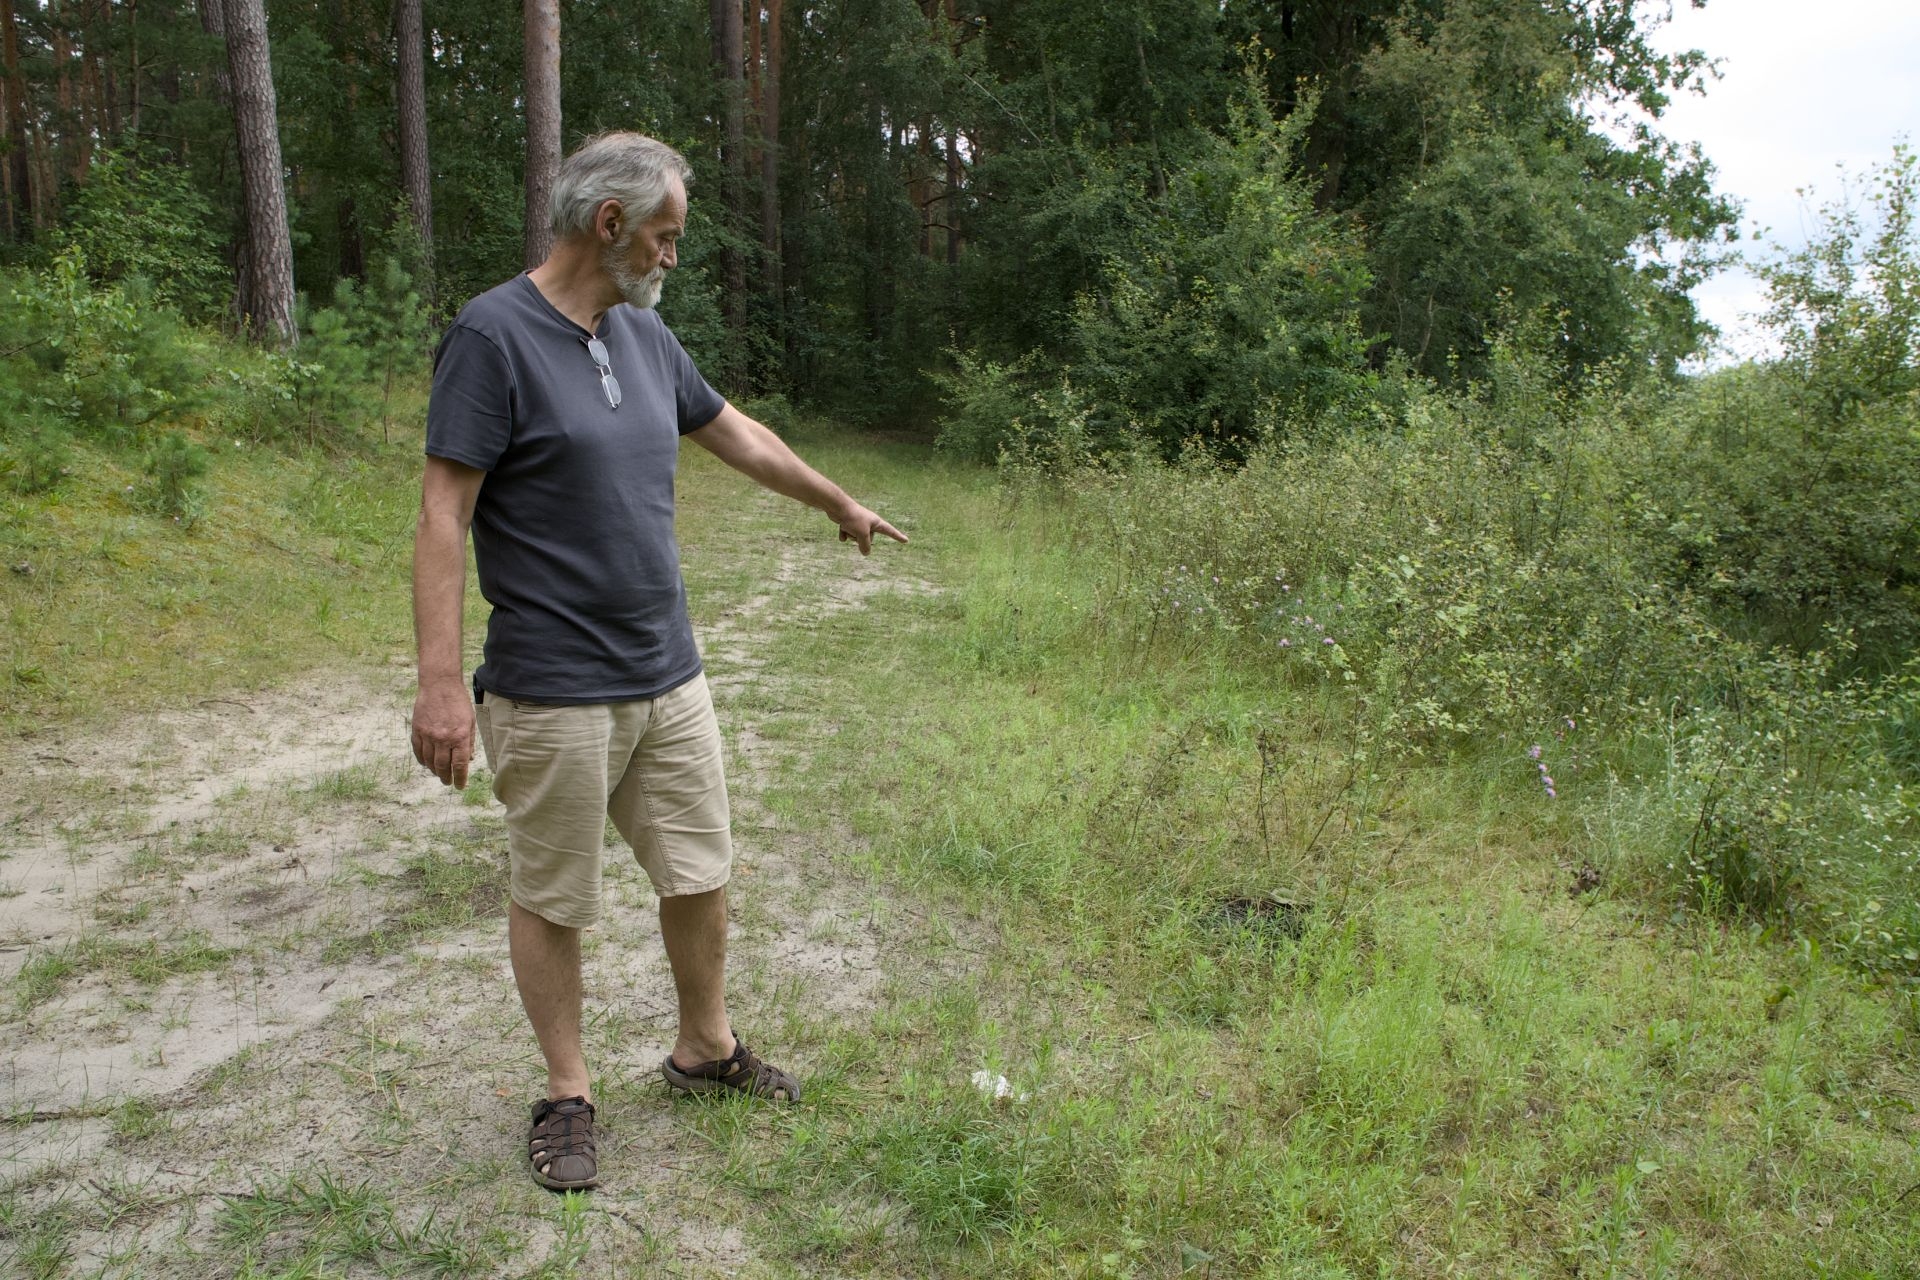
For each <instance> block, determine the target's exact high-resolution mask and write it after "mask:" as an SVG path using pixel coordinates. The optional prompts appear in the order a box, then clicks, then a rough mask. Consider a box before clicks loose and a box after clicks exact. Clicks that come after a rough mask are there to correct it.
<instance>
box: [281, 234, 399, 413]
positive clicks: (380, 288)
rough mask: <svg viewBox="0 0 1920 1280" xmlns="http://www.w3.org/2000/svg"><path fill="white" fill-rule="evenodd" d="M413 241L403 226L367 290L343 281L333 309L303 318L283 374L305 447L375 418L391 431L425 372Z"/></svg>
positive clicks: (377, 263)
mask: <svg viewBox="0 0 1920 1280" xmlns="http://www.w3.org/2000/svg"><path fill="white" fill-rule="evenodd" d="M412 243H413V241H412V233H411V231H410V229H409V228H408V226H407V224H406V223H405V221H404V220H402V221H401V222H399V223H398V224H396V230H395V232H394V233H393V234H392V235H391V236H389V237H388V240H387V242H386V244H385V246H384V247H383V249H382V250H381V252H380V253H378V254H377V255H376V256H375V258H374V261H373V264H372V266H371V268H370V269H369V271H368V273H367V277H368V278H367V283H366V284H364V285H358V284H356V283H355V282H354V281H352V280H346V279H343V280H341V281H340V282H339V283H338V285H336V286H335V289H334V297H333V305H332V306H331V307H322V308H319V309H317V310H314V311H312V312H310V313H306V314H304V315H303V320H304V324H303V327H304V328H305V330H306V338H305V341H304V342H303V343H302V345H301V348H300V352H299V358H298V359H297V360H294V361H291V362H290V363H289V365H288V367H287V369H286V370H285V373H286V386H287V389H288V391H289V394H290V395H291V397H292V399H293V400H294V402H295V403H296V404H297V405H298V406H299V407H300V408H301V409H302V410H303V411H304V414H305V418H306V426H307V435H308V439H309V440H312V439H314V438H316V436H317V435H318V434H319V433H320V432H321V431H322V429H323V428H328V427H339V426H355V425H358V424H360V423H364V422H367V421H370V420H372V419H375V418H378V419H379V421H380V424H381V429H382V431H383V433H384V432H385V431H386V429H387V428H388V426H389V424H390V416H389V415H390V412H391V409H392V405H393V393H394V390H395V388H396V387H397V385H398V384H399V383H400V382H401V381H402V380H404V379H406V378H408V377H411V376H412V375H414V374H416V373H418V372H419V371H420V370H422V369H423V368H424V367H425V365H426V361H427V358H428V356H429V355H430V353H431V352H432V349H433V348H432V334H431V331H430V326H429V323H428V318H427V310H426V306H425V304H424V303H423V302H422V301H421V298H420V294H419V291H418V290H417V289H416V288H415V287H414V277H413V273H412V272H411V271H410V270H409V269H408V262H409V261H410V260H413V261H414V262H415V264H416V266H417V252H411V253H410V251H409V246H410V245H411V244H412Z"/></svg>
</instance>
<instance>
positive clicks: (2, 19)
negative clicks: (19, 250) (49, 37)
mask: <svg viewBox="0 0 1920 1280" xmlns="http://www.w3.org/2000/svg"><path fill="white" fill-rule="evenodd" d="M0 53H3V54H4V58H5V62H4V68H5V74H6V95H5V100H4V104H3V105H4V106H5V107H6V112H7V188H8V189H7V195H8V197H9V199H8V200H7V203H6V209H7V234H8V235H9V236H10V237H12V238H14V239H24V238H25V237H26V236H27V234H28V227H29V226H30V225H31V224H32V222H33V205H34V201H33V148H32V146H31V145H30V144H29V143H28V141H27V85H26V80H25V79H24V77H22V76H21V74H20V31H19V27H18V26H17V25H16V23H15V20H14V13H13V0H0Z"/></svg>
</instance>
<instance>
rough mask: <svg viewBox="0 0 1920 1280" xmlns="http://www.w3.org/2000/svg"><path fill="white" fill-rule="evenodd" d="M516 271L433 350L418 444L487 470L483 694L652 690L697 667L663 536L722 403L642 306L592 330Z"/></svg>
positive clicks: (572, 698) (479, 681) (589, 695)
mask: <svg viewBox="0 0 1920 1280" xmlns="http://www.w3.org/2000/svg"><path fill="white" fill-rule="evenodd" d="M595 336H597V337H599V339H600V340H601V342H603V343H605V344H606V347H607V356H608V360H609V362H610V363H611V365H612V367H613V373H614V376H615V377H616V378H618V379H619V381H620V391H621V400H620V407H619V408H618V409H611V408H609V407H608V406H607V399H606V395H605V393H604V392H603V391H602V390H601V387H600V374H599V371H598V370H597V369H596V368H595V366H594V363H593V359H592V357H591V356H589V355H588V354H587V337H588V334H587V331H586V330H585V329H583V328H581V327H580V326H579V325H577V324H575V323H574V322H573V321H571V320H569V319H567V318H566V317H565V316H564V315H562V314H560V312H559V310H558V309H556V308H555V307H554V306H553V304H552V303H550V302H548V301H547V299H546V298H545V297H544V296H543V295H542V294H541V292H540V290H539V288H538V287H537V286H536V285H535V284H534V283H533V281H532V279H530V278H529V277H527V276H525V275H520V276H515V277H514V278H513V279H511V280H509V281H507V282H506V283H505V284H503V285H500V286H499V287H497V288H494V289H489V290H488V291H487V292H485V293H483V294H481V295H480V296H479V297H477V298H475V299H474V300H473V301H471V302H469V303H468V304H467V305H466V307H465V308H463V309H462V310H461V312H460V315H459V317H458V318H457V319H455V320H454V322H453V326H452V327H451V328H450V329H448V330H447V333H446V336H445V337H444V338H442V339H441V340H440V347H439V350H438V351H436V352H435V353H434V361H433V397H432V399H431V400H430V401H429V403H428V407H427V452H428V453H430V454H432V455H434V456H435V457H441V458H450V459H452V460H453V461H455V462H463V463H465V464H466V465H468V466H470V467H478V468H480V469H481V470H483V471H485V472H486V473H487V477H486V480H485V481H484V482H483V483H482V484H481V486H480V496H479V499H478V501H477V502H476V504H475V506H474V511H473V550H474V558H475V560H476V561H477V562H478V566H479V570H480V593H481V594H482V595H484V596H485V597H486V599H487V602H488V603H489V604H491V605H492V606H493V614H492V616H491V617H490V618H489V619H488V620H487V647H486V655H485V659H484V661H482V663H481V664H480V668H479V670H477V671H475V672H474V675H473V683H474V688H475V689H476V690H485V691H486V692H488V693H492V694H497V695H499V696H501V697H505V698H513V699H516V700H524V701H528V702H555V703H579V702H619V701H624V700H627V699H632V698H651V697H655V696H657V695H659V694H662V693H665V692H666V691H667V690H669V689H672V688H674V687H675V686H676V685H680V684H683V683H685V682H686V681H688V680H691V679H692V678H693V677H694V676H696V675H698V674H699V673H700V652H699V650H698V649H696V648H695V647H694V643H693V628H692V626H691V625H690V624H689V623H688V621H687V598H686V589H685V586H684V585H683V584H682V582H681V580H680V551H679V547H678V545H677V544H676V543H675V541H674V536H673V472H674V463H675V461H676V460H677V458H678V455H679V445H680V437H681V436H682V435H683V434H685V433H686V432H689V431H694V430H697V429H699V428H700V427H703V426H705V425H707V424H708V423H709V422H712V421H713V419H714V418H715V417H717V416H718V415H719V413H720V410H721V409H722V408H723V407H724V406H725V404H726V402H725V401H724V400H722V399H721V397H720V395H719V393H718V392H716V391H715V390H714V389H713V388H712V387H710V386H708V385H707V382H706V379H704V378H702V377H701V376H700V372H699V370H697V369H695V368H694V367H693V361H692V360H690V359H688V358H687V353H686V352H685V351H684V350H682V349H681V346H680V343H679V342H678V341H677V340H676V339H675V338H674V336H673V334H672V332H671V331H670V330H668V328H667V326H666V325H665V324H664V323H663V322H662V321H661V319H660V317H659V316H658V315H656V314H655V313H654V312H652V311H642V310H640V309H639V308H637V307H630V306H626V305H624V304H622V305H619V306H615V307H613V308H612V309H611V310H609V311H608V312H607V314H606V316H605V317H604V318H603V319H602V320H601V322H600V331H599V333H598V334H597V335H595Z"/></svg>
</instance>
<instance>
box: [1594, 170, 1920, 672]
mask: <svg viewBox="0 0 1920 1280" xmlns="http://www.w3.org/2000/svg"><path fill="white" fill-rule="evenodd" d="M1917 188H1920V171H1917V170H1916V163H1915V158H1914V156H1913V154H1912V153H1911V152H1910V151H1907V150H1905V149H1902V150H1900V151H1899V152H1897V153H1896V156H1895V160H1894V163H1893V164H1892V165H1891V166H1889V167H1887V168H1885V169H1883V170H1881V171H1880V172H1879V173H1878V174H1877V175H1876V178H1875V187H1874V190H1873V196H1872V199H1871V200H1870V201H1869V207H1870V209H1871V212H1872V214H1873V217H1872V218H1871V219H1868V218H1866V217H1865V216H1863V214H1861V213H1860V212H1859V211H1856V210H1855V209H1853V208H1852V207H1850V206H1848V205H1847V204H1845V203H1844V202H1843V203H1841V204H1837V205H1834V206H1831V207H1829V208H1828V209H1827V210H1826V212H1825V214H1824V216H1823V220H1822V227H1821V229H1820V230H1819V231H1817V232H1816V234H1815V235H1814V237H1813V238H1812V240H1811V242H1810V244H1809V245H1808V247H1807V248H1806V249H1804V250H1802V251H1800V252H1798V253H1794V254H1791V255H1788V256H1786V257H1783V258H1781V259H1779V260H1778V261H1776V262H1774V263H1772V264H1770V265H1768V266H1767V267H1765V268H1764V269H1763V274H1764V276H1765V278H1766V281H1767V285H1768V289H1769V292H1770V295H1771V297H1772V307H1771V309H1770V311H1769V313H1768V316H1767V319H1768V322H1769V324H1770V325H1771V326H1772V328H1773V329H1774V332H1775V333H1776V335H1777V336H1778V337H1779V339H1780V341H1781V344H1782V346H1783V348H1784V351H1785V355H1784V357H1783V358H1782V359H1780V360H1779V361H1777V362H1775V363H1773V364H1772V365H1770V366H1747V367H1742V368H1738V369H1731V370H1726V371H1723V372H1720V373H1717V374H1714V375H1712V376H1711V377H1708V378H1706V379H1704V380H1702V382H1701V383H1700V384H1699V385H1698V386H1697V387H1695V388H1694V389H1693V390H1692V391H1691V393H1689V394H1686V395H1684V396H1682V397H1680V399H1679V404H1678V406H1677V410H1678V411H1677V412H1674V413H1671V414H1665V415H1660V416H1658V417H1655V418H1652V419H1650V420H1649V421H1648V422H1647V423H1645V424H1644V425H1643V427H1642V428H1641V431H1640V432H1639V442H1640V443H1641V444H1642V445H1643V446H1644V447H1643V448H1642V450H1641V451H1640V453H1639V455H1638V456H1637V457H1636V458H1635V459H1633V461H1632V463H1631V465H1629V466H1628V467H1627V468H1625V470H1626V471H1627V473H1628V475H1629V479H1630V485H1631V489H1632V492H1631V494H1630V495H1629V501H1630V502H1631V503H1632V505H1633V506H1634V508H1635V511H1636V517H1637V523H1638V532H1639V536H1640V537H1641V539H1642V542H1643V544H1644V546H1645V548H1646V553H1647V554H1648V556H1649V557H1650V558H1652V559H1654V560H1656V561H1657V562H1658V563H1659V566H1660V568H1659V572H1660V573H1661V575H1662V576H1663V577H1665V578H1666V579H1667V580H1669V581H1672V582H1674V583H1676V584H1679V585H1684V586H1686V587H1687V588H1688V589H1690V590H1693V591H1696V592H1698V593H1700V594H1702V595H1704V596H1707V597H1710V598H1711V599H1712V600H1714V602H1715V603H1716V605H1717V606H1718V607H1719V609H1720V610H1721V611H1722V613H1723V614H1724V615H1725V616H1726V617H1727V618H1728V619H1729V621H1730V623H1732V624H1733V625H1736V626H1738V627H1739V628H1741V629H1742V630H1743V631H1745V632H1746V633H1748V634H1751V635H1752V636H1754V637H1755V638H1756V639H1757V640H1758V641H1759V642H1760V643H1762V644H1763V645H1764V644H1771V643H1785V644H1789V645H1792V646H1794V647H1797V648H1801V649H1808V648H1812V647H1815V646H1818V645H1819V644H1821V643H1822V637H1823V635H1824V633H1825V631H1826V629H1827V628H1829V627H1832V626H1837V627H1840V628H1842V629H1845V630H1851V631H1853V632H1854V633H1855V634H1856V635H1857V637H1858V639H1859V641H1860V644H1861V646H1862V649H1863V655H1864V658H1865V659H1866V660H1867V661H1869V662H1871V663H1876V664H1879V665H1885V664H1887V663H1888V662H1897V661H1898V660H1899V658H1900V656H1901V655H1903V654H1905V653H1907V652H1909V651H1911V650H1912V649H1913V648H1914V646H1915V645H1916V644H1920V236H1916V229H1915V224H1914V217H1913V215H1914V207H1913V206H1914V200H1915V197H1916V194H1920V190H1917ZM1623 443H1630V442H1623Z"/></svg>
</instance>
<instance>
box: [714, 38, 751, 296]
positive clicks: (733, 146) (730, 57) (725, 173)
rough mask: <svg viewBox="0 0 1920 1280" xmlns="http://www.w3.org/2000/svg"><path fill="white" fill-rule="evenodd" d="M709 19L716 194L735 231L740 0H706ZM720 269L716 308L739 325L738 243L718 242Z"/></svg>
mask: <svg viewBox="0 0 1920 1280" xmlns="http://www.w3.org/2000/svg"><path fill="white" fill-rule="evenodd" d="M707 12H708V16H709V18H710V19H711V20H712V22H713V59H714V68H713V69H714V77H715V79H717V80H718V81H719V85H720V111H721V121H722V126H721V127H722V133H721V143H720V168H721V172H722V180H721V191H720V194H721V200H722V202H723V203H724V204H725V205H726V212H727V227H728V230H730V231H731V232H732V233H733V234H734V235H735V236H738V235H740V234H741V233H742V229H743V228H744V227H746V226H748V225H749V224H748V222H747V219H746V190H745V188H746V171H747V120H746V51H745V50H744V49H743V48H742V37H743V32H742V30H741V20H740V0H710V3H709V5H708V10H707ZM720 268H721V274H722V276H723V277H724V279H725V281H726V288H725V292H724V293H723V294H722V295H721V308H720V310H721V314H722V316H723V317H724V318H725V319H726V322H727V327H728V328H730V329H734V330H736V331H737V330H739V329H741V328H744V327H745V325H746V321H747V308H746V296H747V263H746V259H745V258H744V257H743V256H741V253H740V251H739V249H738V248H736V247H734V245H732V244H727V245H723V246H722V248H721V250H720Z"/></svg>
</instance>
